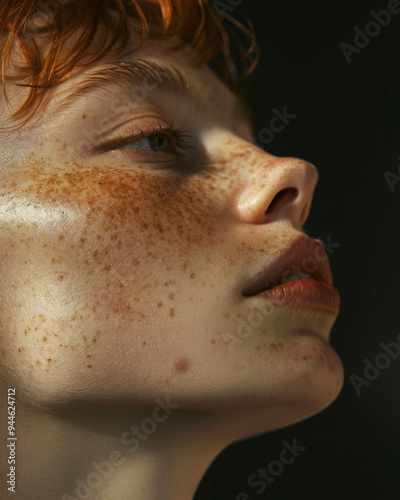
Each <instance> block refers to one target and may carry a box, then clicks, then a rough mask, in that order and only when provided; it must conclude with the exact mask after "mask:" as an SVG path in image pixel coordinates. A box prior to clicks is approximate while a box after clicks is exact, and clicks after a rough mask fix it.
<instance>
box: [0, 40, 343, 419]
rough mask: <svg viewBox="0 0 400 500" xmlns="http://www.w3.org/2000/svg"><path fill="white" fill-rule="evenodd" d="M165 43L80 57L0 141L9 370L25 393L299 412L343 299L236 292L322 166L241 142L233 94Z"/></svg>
mask: <svg viewBox="0 0 400 500" xmlns="http://www.w3.org/2000/svg"><path fill="white" fill-rule="evenodd" d="M167 46H168V43H167V42H162V43H155V42H153V43H151V44H148V45H147V46H144V47H143V48H141V49H140V50H137V51H133V52H131V53H129V54H128V55H122V56H119V57H111V56H110V57H108V58H107V59H103V60H102V61H99V62H97V63H95V64H93V65H92V66H89V67H85V68H80V69H79V70H76V72H75V73H74V75H73V76H72V78H70V79H68V80H66V81H65V82H63V83H62V84H60V85H59V86H58V87H57V88H55V89H54V90H53V91H52V92H51V94H49V99H48V101H47V102H46V105H45V108H44V109H43V111H42V112H41V114H40V119H39V120H36V121H35V122H31V123H28V124H27V125H26V126H25V127H24V128H23V129H22V131H20V132H19V133H18V134H14V135H11V136H9V137H8V138H6V139H4V140H3V144H4V146H3V147H2V154H1V167H0V177H1V179H0V186H1V188H0V193H1V198H0V200H1V202H0V212H1V218H0V224H1V232H0V255H1V264H2V265H1V274H0V279H1V301H0V322H1V323H0V327H1V330H2V336H1V353H2V354H1V366H2V371H3V374H4V376H5V378H6V380H8V381H10V383H12V384H13V385H16V386H17V387H18V388H19V394H20V397H22V395H25V397H27V398H29V399H30V401H31V402H33V403H37V404H45V405H53V404H58V403H63V404H64V403H65V404H68V403H69V402H75V403H76V402H77V401H78V402H81V403H82V404H83V403H85V404H91V403H93V404H95V403H96V401H102V402H104V401H105V402H109V403H110V405H111V404H117V403H123V404H124V405H130V406H132V407H138V406H150V405H151V406H153V405H154V398H156V397H162V396H167V395H168V396H169V397H170V398H171V401H174V402H175V403H178V404H180V408H181V409H188V410H204V411H218V410H227V409H241V408H249V409H251V408H257V407H263V408H267V407H269V408H271V407H277V406H281V407H282V408H283V409H284V408H291V410H290V411H291V414H293V415H292V417H291V418H292V419H293V420H295V419H296V418H298V417H301V416H302V415H303V414H308V413H313V412H315V411H318V410H320V409H322V408H323V407H324V406H326V405H327V404H329V403H330V402H331V401H332V400H333V399H334V398H335V397H336V395H337V394H338V392H339V390H340V388H341V385H342V376H343V375H342V366H341V363H340V361H339V358H338V357H337V355H336V353H335V352H334V351H333V349H332V348H331V347H330V346H329V343H328V338H329V332H330V329H331V327H332V325H333V323H334V320H335V318H336V315H337V311H335V310H334V308H332V309H329V308H326V307H322V306H312V305H310V304H303V303H299V302H298V301H297V302H296V300H297V299H296V300H294V302H293V300H292V299H291V298H290V297H289V299H288V300H287V301H286V302H283V303H279V302H277V301H275V302H272V301H271V300H269V299H266V298H262V297H260V296H253V297H249V296H244V295H243V292H244V291H245V290H246V289H247V288H248V286H249V284H250V283H251V282H252V281H253V280H254V278H255V277H256V276H257V275H259V274H260V273H261V272H262V271H265V270H267V271H268V268H269V267H270V266H271V265H272V264H273V263H274V262H275V261H276V260H277V258H278V257H280V256H281V255H282V254H283V253H285V252H286V251H287V250H288V248H289V247H290V246H291V245H292V244H293V242H295V241H296V240H298V239H299V238H300V237H302V238H306V236H305V235H304V233H303V232H302V229H301V227H302V225H303V224H304V222H305V219H306V217H307V214H308V210H309V207H310V203H311V198H312V195H313V190H314V188H315V185H316V181H317V172H316V169H315V168H314V167H313V166H312V165H310V164H308V163H306V162H304V161H302V160H298V159H294V158H276V157H274V156H271V155H270V154H268V153H266V152H265V151H263V150H261V149H259V148H257V147H256V146H254V145H253V144H251V143H250V142H249V138H250V137H251V128H250V125H249V121H248V118H247V114H246V112H245V110H244V109H243V107H242V105H241V104H240V103H239V101H238V100H237V98H236V97H235V96H234V95H233V94H232V93H231V92H230V91H229V90H228V89H227V88H226V87H225V86H224V85H223V84H222V83H221V82H220V81H219V80H218V78H217V77H216V76H215V75H214V74H213V73H212V72H211V70H209V69H208V68H206V67H201V68H196V67H195V66H193V65H192V64H191V59H192V58H191V56H190V53H184V52H183V51H180V52H166V51H165V49H166V47H167ZM132 47H133V46H132ZM128 49H129V47H128ZM94 73H96V75H94ZM153 73H154V74H153ZM182 75H183V78H181V76H182ZM17 98H18V96H17ZM321 255H322V254H321V252H320V249H318V252H317V250H316V251H315V253H314V255H311V254H310V255H309V258H310V259H314V261H315V262H317V263H318V262H320V261H322V260H324V257H321ZM289 270H290V269H289ZM293 270H296V269H294V268H293ZM297 410H298V411H297ZM283 411H284V410H283ZM296 412H297V413H296Z"/></svg>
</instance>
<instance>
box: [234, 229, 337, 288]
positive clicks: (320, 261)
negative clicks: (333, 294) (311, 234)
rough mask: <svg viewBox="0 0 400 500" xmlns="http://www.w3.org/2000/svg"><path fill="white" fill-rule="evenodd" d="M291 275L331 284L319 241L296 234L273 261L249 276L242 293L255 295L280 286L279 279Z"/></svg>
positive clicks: (289, 277)
mask: <svg viewBox="0 0 400 500" xmlns="http://www.w3.org/2000/svg"><path fill="white" fill-rule="evenodd" d="M292 275H294V276H292ZM296 275H297V276H296ZM292 278H293V279H294V280H304V279H307V280H314V281H317V282H320V283H325V284H327V285H332V273H331V269H330V265H329V261H328V256H327V254H326V252H325V249H324V247H323V245H322V243H320V242H319V241H318V240H313V239H311V238H307V237H303V236H302V237H300V238H298V239H297V240H295V241H294V242H293V243H292V245H291V246H290V247H289V248H288V249H287V250H286V251H285V252H284V253H283V254H282V255H281V256H280V257H279V258H278V259H277V260H275V262H273V263H272V264H271V265H270V266H268V267H267V268H265V269H263V270H262V271H260V272H259V273H258V274H257V275H256V276H255V277H254V278H253V280H251V282H250V283H249V285H248V286H247V287H246V288H245V290H244V291H243V295H244V296H245V297H252V296H254V295H258V294H260V293H261V292H264V291H266V290H271V289H273V288H274V287H277V286H282V285H281V283H282V282H288V283H291V282H292ZM293 283H294V282H293Z"/></svg>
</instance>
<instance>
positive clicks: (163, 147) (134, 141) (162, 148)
mask: <svg viewBox="0 0 400 500" xmlns="http://www.w3.org/2000/svg"><path fill="white" fill-rule="evenodd" d="M122 148H126V149H139V150H141V151H152V152H155V153H171V152H173V151H174V145H173V144H172V141H171V138H170V137H168V136H167V135H166V134H152V135H146V136H144V137H139V138H135V137H132V138H131V139H129V138H128V140H127V141H126V143H125V144H123V145H121V149H122Z"/></svg>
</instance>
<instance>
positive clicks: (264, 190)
mask: <svg viewBox="0 0 400 500" xmlns="http://www.w3.org/2000/svg"><path fill="white" fill-rule="evenodd" d="M317 180H318V171H317V169H316V167H315V166H314V165H312V164H311V163H308V162H306V161H304V160H300V159H296V158H275V160H274V161H273V162H272V163H271V162H269V163H268V166H264V165H260V167H259V168H258V169H257V170H256V172H255V173H254V174H253V175H252V177H251V179H250V180H249V181H248V182H247V184H246V185H245V187H244V189H243V190H242V191H241V193H240V194H239V196H238V197H237V202H236V213H237V217H239V218H240V220H241V221H243V222H247V223H253V224H262V223H268V222H272V221H274V220H277V219H280V218H285V217H286V218H290V219H291V220H292V222H293V224H294V225H295V226H297V227H301V226H302V225H303V224H304V223H305V221H306V220H307V217H308V214H309V211H310V206H311V201H312V196H313V193H314V189H315V186H316V184H317Z"/></svg>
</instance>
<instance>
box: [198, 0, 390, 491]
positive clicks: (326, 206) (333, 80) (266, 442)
mask: <svg viewBox="0 0 400 500" xmlns="http://www.w3.org/2000/svg"><path fill="white" fill-rule="evenodd" d="M226 3H227V4H228V0H226ZM237 3H238V2H237V0H236V4H237ZM387 5H388V1H382V0H376V1H375V2H365V1H363V2H355V1H349V2H348V3H344V2H342V3H340V2H337V1H336V2H323V1H319V2H299V1H298V2H292V3H289V2H285V1H282V2H280V3H279V4H278V3H277V2H274V3H271V2H269V1H260V0H243V1H242V2H241V4H240V5H238V6H237V7H235V15H236V16H239V18H240V15H241V14H240V13H243V14H244V15H246V16H247V17H248V18H249V19H250V21H251V22H252V23H253V25H254V28H255V32H256V34H257V38H258V40H259V43H260V45H261V50H262V57H261V61H260V65H259V68H258V70H257V71H256V72H255V74H254V76H253V78H252V80H251V84H250V88H249V92H248V95H249V100H250V103H251V105H252V108H253V110H254V112H255V117H254V118H255V133H256V135H257V133H258V131H259V130H261V129H262V128H265V127H268V126H269V121H270V119H271V118H272V117H273V116H274V114H273V111H272V110H273V109H274V108H277V109H279V110H282V109H283V107H284V106H287V111H288V112H289V113H291V114H295V115H296V118H295V119H293V120H292V121H291V122H290V123H289V124H288V125H287V126H286V128H285V129H284V130H283V131H282V132H279V133H276V134H275V136H274V138H273V140H272V141H271V142H270V143H269V144H268V145H267V146H266V149H267V151H268V152H270V153H272V154H274V155H277V156H294V157H299V158H304V159H306V160H308V161H310V162H311V163H313V164H314V165H316V166H317V168H318V169H319V173H320V178H319V183H318V186H317V189H316V193H315V197H314V201H313V205H312V210H311V214H310V217H309V219H308V221H307V224H306V226H305V229H306V231H307V233H308V234H309V235H310V236H312V237H320V238H322V239H323V240H324V241H326V240H327V239H328V237H330V238H331V241H333V242H334V243H337V244H340V246H338V247H337V248H335V250H334V252H333V253H332V254H331V255H330V263H331V267H332V271H333V275H334V279H335V285H336V286H337V288H338V289H339V290H340V292H341V297H342V303H341V313H340V315H339V317H338V319H337V321H336V323H335V325H334V328H333V330H332V334H331V343H332V345H333V347H334V348H335V349H336V350H337V352H338V353H339V355H340V357H341V359H342V361H343V365H344V369H345V383H344V387H343V390H342V392H341V394H340V396H339V397H338V399H337V400H336V401H335V402H334V403H333V404H332V405H331V406H330V407H329V408H328V409H326V410H324V411H323V412H321V413H320V414H318V415H316V416H314V417H312V418H310V419H308V420H306V421H304V422H301V423H298V424H295V425H292V426H289V427H286V428H284V429H281V430H279V431H274V432H272V433H269V434H265V435H261V436H257V437H255V438H251V439H247V440H245V441H241V442H239V443H235V444H233V445H231V446H230V447H229V448H227V449H226V450H224V451H223V452H222V453H221V454H220V455H219V457H218V458H217V459H216V460H215V461H214V463H213V464H212V465H211V467H210V469H209V471H208V472H207V474H206V476H205V477H204V479H203V481H202V483H201V484H200V486H199V489H198V492H197V494H196V496H195V500H214V499H215V500H217V499H218V500H225V499H231V500H236V497H237V495H238V494H239V493H240V492H242V491H243V492H246V493H247V494H248V495H249V498H250V499H251V500H258V499H259V500H264V499H267V498H268V499H276V500H278V499H279V500H283V499H291V500H292V499H303V498H304V499H310V500H311V499H363V500H367V499H379V500H385V499H396V500H397V499H398V498H400V418H399V417H400V391H399V388H400V387H399V386H400V384H399V381H400V356H399V358H398V359H395V360H391V362H390V364H389V366H388V367H387V368H386V369H382V370H380V374H379V376H378V377H377V378H376V380H374V381H372V382H371V383H370V385H369V386H364V387H362V388H361V389H360V390H361V394H360V395H357V394H356V391H355V388H354V386H353V384H352V382H351V379H350V376H351V375H358V376H360V377H363V378H364V375H363V372H364V368H365V364H364V360H365V359H367V360H369V361H371V362H372V363H374V360H375V358H376V356H378V355H379V354H380V353H381V352H383V351H382V348H381V346H380V343H381V342H384V343H386V344H387V343H390V342H396V339H397V336H398V335H399V334H400V312H399V310H400V308H399V306H400V304H399V293H398V286H399V282H400V279H399V278H400V273H399V264H400V255H399V248H400V245H399V243H400V238H399V232H400V224H399V219H400V182H398V183H396V181H395V180H393V184H392V189H390V186H389V184H388V182H387V180H386V178H385V175H384V174H385V172H391V173H393V174H396V175H400V141H399V138H400V134H399V132H400V88H399V87H400V69H399V66H400V36H399V35H400V14H397V15H392V19H391V21H390V23H389V24H388V26H387V27H384V28H381V32H380V33H379V35H377V36H375V37H374V38H371V41H370V43H369V44H368V45H367V46H366V47H365V48H363V49H361V52H360V53H358V54H353V55H352V56H350V57H351V61H350V63H348V62H347V61H346V59H345V57H344V55H343V52H342V49H341V48H340V44H341V43H342V42H347V43H349V44H352V45H354V36H355V34H356V33H355V30H354V28H355V27H356V26H358V27H359V28H360V29H361V30H362V31H364V28H365V25H366V24H367V23H368V22H369V21H371V20H374V18H373V17H372V15H371V13H370V11H371V10H372V9H373V10H375V11H377V12H378V11H380V10H382V9H387ZM398 180H399V181H400V178H399V179H398ZM399 339H400V337H399ZM294 438H296V439H297V443H298V444H299V445H301V446H305V447H306V450H305V451H303V452H302V453H301V454H300V456H299V457H298V458H297V459H296V460H295V462H294V463H293V464H292V465H287V466H285V469H284V471H283V473H282V474H281V475H280V476H278V477H276V479H275V481H274V482H273V483H272V484H269V485H268V488H267V489H266V491H265V492H264V493H262V494H258V493H257V492H256V489H255V488H252V487H250V486H248V485H247V478H248V477H249V475H251V474H253V473H254V472H256V471H257V469H258V468H259V467H267V466H268V464H269V462H270V461H271V460H274V459H276V458H277V457H279V452H280V451H281V449H282V442H283V441H284V440H287V441H289V442H292V440H293V439H294Z"/></svg>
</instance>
